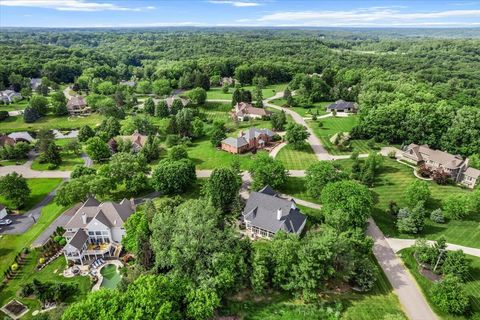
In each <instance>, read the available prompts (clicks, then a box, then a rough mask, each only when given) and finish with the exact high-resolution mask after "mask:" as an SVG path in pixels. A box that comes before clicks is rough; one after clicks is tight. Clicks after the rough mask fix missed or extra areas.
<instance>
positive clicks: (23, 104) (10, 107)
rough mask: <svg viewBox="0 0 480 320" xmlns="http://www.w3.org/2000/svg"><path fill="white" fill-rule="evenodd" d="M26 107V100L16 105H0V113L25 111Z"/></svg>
mask: <svg viewBox="0 0 480 320" xmlns="http://www.w3.org/2000/svg"><path fill="white" fill-rule="evenodd" d="M27 106H28V101H27V100H25V99H24V100H21V101H19V102H16V103H10V104H7V105H4V104H0V111H2V110H4V111H15V110H19V111H20V110H25V108H26V107H27Z"/></svg>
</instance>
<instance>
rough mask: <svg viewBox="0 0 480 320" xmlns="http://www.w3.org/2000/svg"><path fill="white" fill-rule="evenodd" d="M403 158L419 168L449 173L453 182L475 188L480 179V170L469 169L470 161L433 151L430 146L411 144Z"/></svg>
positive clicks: (404, 152)
mask: <svg viewBox="0 0 480 320" xmlns="http://www.w3.org/2000/svg"><path fill="white" fill-rule="evenodd" d="M402 158H403V159H404V160H406V161H408V162H411V163H414V164H415V165H417V166H420V165H425V166H426V167H427V168H429V169H430V170H440V171H444V172H446V173H448V174H449V175H450V177H451V178H452V180H453V181H455V182H456V183H461V184H464V185H466V186H467V187H469V188H474V187H475V184H476V183H477V181H478V179H479V177H480V170H477V169H475V168H471V167H469V160H468V159H465V160H464V159H463V158H462V157H461V156H459V155H456V156H454V155H451V154H450V153H447V152H444V151H440V150H433V149H430V148H429V147H428V145H426V144H424V145H418V144H414V143H412V144H410V145H408V146H407V147H406V148H405V150H404V151H403V153H402Z"/></svg>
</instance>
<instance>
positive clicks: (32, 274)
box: [0, 250, 91, 319]
mask: <svg viewBox="0 0 480 320" xmlns="http://www.w3.org/2000/svg"><path fill="white" fill-rule="evenodd" d="M39 258H40V252H39V251H38V250H33V251H32V252H30V253H29V256H28V258H27V261H26V263H25V265H23V266H22V267H21V269H20V271H19V272H18V273H17V275H16V276H15V278H13V279H12V280H10V281H9V282H8V284H7V285H6V287H5V288H3V289H2V290H1V291H0V305H1V306H3V305H4V304H5V303H7V302H8V301H10V300H11V299H13V298H15V299H17V300H19V301H20V302H22V303H23V304H25V305H27V306H28V307H29V308H30V310H29V312H28V314H27V315H26V316H25V317H24V318H27V319H28V318H31V316H32V312H33V311H34V310H39V309H40V302H39V301H38V300H37V299H35V298H22V297H20V295H19V294H18V293H19V291H20V290H21V288H22V286H23V285H25V284H27V283H31V282H32V281H33V279H38V280H40V281H42V282H45V281H49V282H55V283H59V282H63V283H71V284H75V285H77V289H76V290H75V293H74V294H73V295H72V297H71V298H70V299H69V300H68V301H67V303H72V302H75V301H78V300H80V299H82V298H84V297H85V296H86V294H87V293H88V292H89V291H90V288H91V284H90V279H89V277H81V276H76V277H73V278H65V277H63V276H61V275H59V273H61V272H62V271H63V269H64V268H65V265H66V262H65V258H64V257H63V256H60V257H59V258H57V259H56V260H55V261H53V262H52V263H51V264H49V265H48V266H46V267H45V268H44V269H42V270H41V271H38V270H36V268H35V267H36V265H37V261H38V259H39Z"/></svg>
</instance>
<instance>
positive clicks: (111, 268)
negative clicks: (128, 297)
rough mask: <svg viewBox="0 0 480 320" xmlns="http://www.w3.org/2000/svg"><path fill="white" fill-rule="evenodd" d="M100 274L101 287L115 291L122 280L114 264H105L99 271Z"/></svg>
mask: <svg viewBox="0 0 480 320" xmlns="http://www.w3.org/2000/svg"><path fill="white" fill-rule="evenodd" d="M100 273H101V274H102V276H103V280H102V284H101V287H103V288H109V289H115V288H116V287H117V285H118V283H119V282H120V280H121V279H122V276H121V275H120V272H119V271H118V268H117V266H116V265H114V264H107V265H106V266H105V267H103V268H102V270H100Z"/></svg>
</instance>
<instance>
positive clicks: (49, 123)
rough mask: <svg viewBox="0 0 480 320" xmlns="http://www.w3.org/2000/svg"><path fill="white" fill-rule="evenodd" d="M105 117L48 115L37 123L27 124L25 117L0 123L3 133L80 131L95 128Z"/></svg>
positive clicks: (13, 118) (96, 115)
mask: <svg viewBox="0 0 480 320" xmlns="http://www.w3.org/2000/svg"><path fill="white" fill-rule="evenodd" d="M102 119H103V116H101V115H99V114H92V115H89V116H84V117H56V116H53V115H48V116H45V117H42V118H40V119H38V120H37V121H35V122H34V123H25V122H24V121H23V116H16V117H9V118H7V119H6V120H4V121H2V122H1V123H0V130H1V131H2V132H15V131H36V130H40V129H59V130H61V129H66V130H68V129H78V128H80V127H82V126H84V125H87V124H88V125H90V126H92V127H95V126H96V125H98V124H100V122H102Z"/></svg>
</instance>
